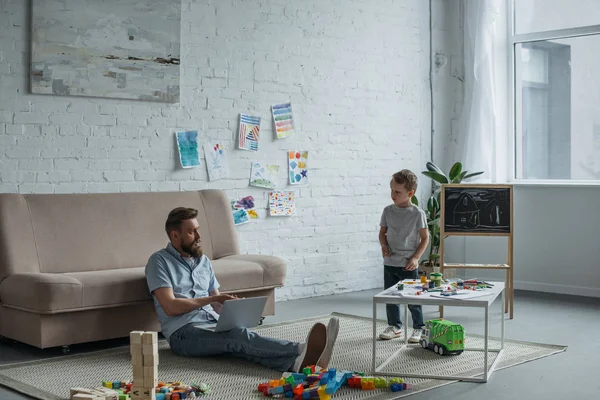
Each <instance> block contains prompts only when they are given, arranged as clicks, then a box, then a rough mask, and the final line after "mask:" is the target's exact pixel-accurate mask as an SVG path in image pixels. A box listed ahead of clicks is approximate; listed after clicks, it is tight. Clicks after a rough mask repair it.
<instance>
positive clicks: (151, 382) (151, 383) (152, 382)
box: [144, 376, 158, 392]
mask: <svg viewBox="0 0 600 400" xmlns="http://www.w3.org/2000/svg"><path fill="white" fill-rule="evenodd" d="M157 385H158V378H155V377H149V376H145V377H144V387H145V388H151V390H152V391H153V392H154V388H155V387H156V386H157Z"/></svg>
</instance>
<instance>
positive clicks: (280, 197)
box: [269, 191, 296, 217]
mask: <svg viewBox="0 0 600 400" xmlns="http://www.w3.org/2000/svg"><path fill="white" fill-rule="evenodd" d="M269 215H271V216H273V217H287V216H291V215H296V203H295V201H294V192H282V191H273V192H270V193H269Z"/></svg>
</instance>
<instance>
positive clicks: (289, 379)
mask: <svg viewBox="0 0 600 400" xmlns="http://www.w3.org/2000/svg"><path fill="white" fill-rule="evenodd" d="M295 382H296V381H295V380H294V377H293V376H291V375H290V376H288V377H287V378H285V383H289V384H290V385H292V386H294V383H295Z"/></svg>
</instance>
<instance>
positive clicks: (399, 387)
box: [390, 383, 404, 392]
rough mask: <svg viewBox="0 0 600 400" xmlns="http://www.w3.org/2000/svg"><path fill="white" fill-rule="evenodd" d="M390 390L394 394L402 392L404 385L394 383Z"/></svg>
mask: <svg viewBox="0 0 600 400" xmlns="http://www.w3.org/2000/svg"><path fill="white" fill-rule="evenodd" d="M390 390H391V391H392V392H401V391H402V390H404V384H402V383H392V384H391V385H390Z"/></svg>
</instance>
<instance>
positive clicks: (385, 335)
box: [379, 326, 402, 340]
mask: <svg viewBox="0 0 600 400" xmlns="http://www.w3.org/2000/svg"><path fill="white" fill-rule="evenodd" d="M401 335H402V328H396V327H395V326H388V327H387V328H385V331H383V332H381V333H380V334H379V339H383V340H390V339H395V338H397V337H400V336H401Z"/></svg>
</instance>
